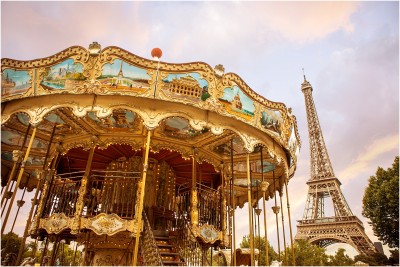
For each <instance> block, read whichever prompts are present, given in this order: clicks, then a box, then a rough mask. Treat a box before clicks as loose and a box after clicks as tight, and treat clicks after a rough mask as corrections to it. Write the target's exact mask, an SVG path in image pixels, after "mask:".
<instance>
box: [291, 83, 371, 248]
mask: <svg viewBox="0 0 400 267" xmlns="http://www.w3.org/2000/svg"><path fill="white" fill-rule="evenodd" d="M301 90H302V92H303V93H304V97H305V102H306V110H307V122H308V132H309V142H310V156H311V179H310V180H308V181H307V185H308V186H309V188H308V194H307V201H306V206H305V209H304V214H303V219H302V220H301V221H298V223H299V224H298V225H297V234H296V237H295V239H296V240H299V239H305V240H308V242H310V243H312V244H317V245H318V246H320V247H327V246H329V245H331V244H334V243H347V244H349V245H351V246H353V247H354V248H355V249H356V250H357V251H358V252H359V253H361V254H367V255H368V254H371V253H373V252H376V249H375V246H374V245H373V244H372V242H371V240H370V239H369V238H368V236H367V235H366V234H365V230H364V226H363V223H362V222H361V221H360V220H359V219H358V218H357V216H355V215H353V213H352V212H351V210H350V207H349V205H348V204H347V202H346V199H345V198H344V196H343V194H342V191H341V190H340V185H341V183H340V181H339V179H338V178H336V176H335V174H334V172H333V168H332V164H331V162H330V160H329V156H328V151H327V149H326V146H325V142H324V138H323V136H322V130H321V126H320V124H319V120H318V116H317V111H316V109H315V105H314V100H313V97H312V90H313V89H312V86H311V84H310V83H309V82H308V81H307V80H306V78H305V76H304V82H303V83H302V85H301ZM328 198H330V199H331V203H332V204H333V212H334V215H333V216H329V217H327V216H325V208H326V206H325V205H326V203H325V201H324V200H325V199H328Z"/></svg>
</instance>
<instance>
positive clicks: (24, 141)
mask: <svg viewBox="0 0 400 267" xmlns="http://www.w3.org/2000/svg"><path fill="white" fill-rule="evenodd" d="M30 129H31V125H30V124H28V128H27V129H26V133H25V135H24V140H23V141H22V145H21V148H20V150H19V151H20V152H22V150H23V149H24V146H25V143H26V139H27V138H28V134H29V130H30ZM19 160H20V157H19V156H18V159H17V160H15V161H14V164H13V167H12V170H11V174H10V176H9V177H8V181H7V185H6V188H5V190H4V194H3V196H2V198H1V205H2V206H3V202H4V199H5V197H6V194H7V191H8V189H9V187H10V183H11V181H12V179H13V178H14V175H15V172H16V170H17V165H18V164H19ZM6 204H7V203H6ZM6 204H5V205H4V207H3V208H5V207H6Z"/></svg>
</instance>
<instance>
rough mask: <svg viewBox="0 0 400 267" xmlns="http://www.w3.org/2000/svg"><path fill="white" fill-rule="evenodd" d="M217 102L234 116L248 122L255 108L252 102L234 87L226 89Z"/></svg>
mask: <svg viewBox="0 0 400 267" xmlns="http://www.w3.org/2000/svg"><path fill="white" fill-rule="evenodd" d="M219 100H220V101H221V103H222V104H223V105H224V106H225V108H226V110H227V111H228V112H229V113H231V114H234V115H235V116H240V117H242V118H244V119H246V120H250V119H251V118H252V117H253V116H254V110H255V107H254V102H253V100H251V99H250V98H249V97H248V96H247V95H246V94H245V93H243V92H242V90H241V89H239V87H238V86H236V85H234V86H233V87H232V88H231V87H226V88H225V90H224V95H223V96H222V98H220V99H219Z"/></svg>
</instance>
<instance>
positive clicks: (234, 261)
mask: <svg viewBox="0 0 400 267" xmlns="http://www.w3.org/2000/svg"><path fill="white" fill-rule="evenodd" d="M231 172H232V174H231V186H232V191H231V198H232V216H233V217H232V243H233V244H232V245H233V266H236V233H235V232H236V231H235V230H236V229H235V209H236V203H235V191H234V188H233V186H234V177H233V175H234V174H233V138H232V139H231ZM231 262H232V261H231Z"/></svg>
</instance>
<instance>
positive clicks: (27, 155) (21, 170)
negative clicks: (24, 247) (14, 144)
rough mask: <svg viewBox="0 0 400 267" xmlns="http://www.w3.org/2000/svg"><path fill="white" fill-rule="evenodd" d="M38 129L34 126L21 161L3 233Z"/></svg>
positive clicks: (4, 221)
mask: <svg viewBox="0 0 400 267" xmlns="http://www.w3.org/2000/svg"><path fill="white" fill-rule="evenodd" d="M36 130H37V128H36V127H35V128H33V132H32V135H31V139H30V141H29V144H28V148H27V149H26V153H25V157H24V160H23V161H22V163H21V168H20V169H19V174H18V178H17V184H16V185H15V190H14V192H13V195H12V197H11V200H10V204H9V206H8V210H7V213H6V216H5V218H4V220H3V225H2V227H1V234H3V233H4V229H5V227H6V225H7V220H8V216H10V212H11V208H12V204H13V202H14V199H15V196H16V195H17V190H18V188H19V184H20V183H21V178H22V175H23V174H24V170H25V164H26V161H27V160H28V157H29V153H30V151H31V148H32V144H33V140H34V139H35V135H36Z"/></svg>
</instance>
